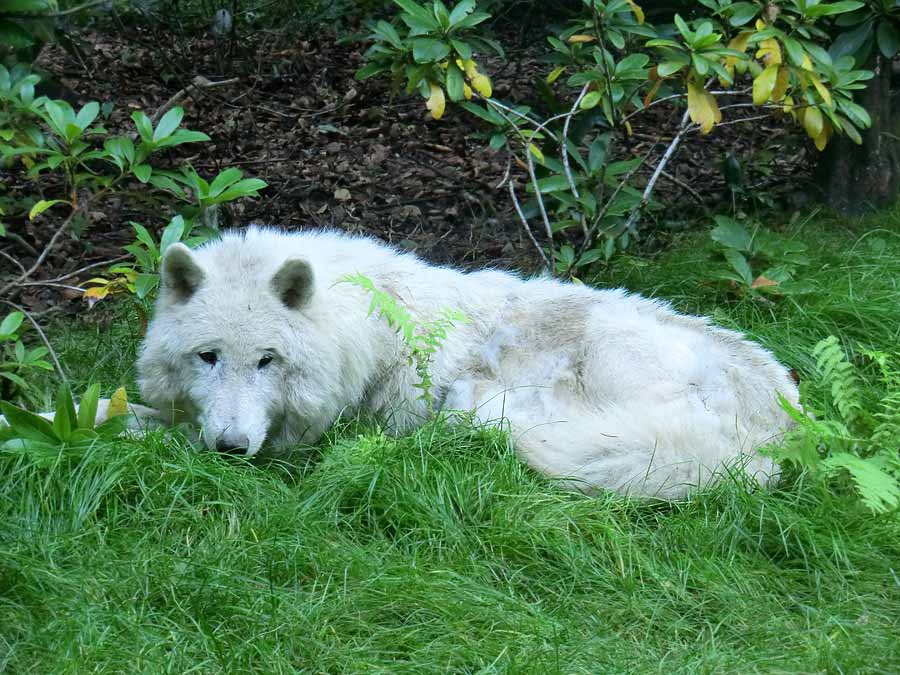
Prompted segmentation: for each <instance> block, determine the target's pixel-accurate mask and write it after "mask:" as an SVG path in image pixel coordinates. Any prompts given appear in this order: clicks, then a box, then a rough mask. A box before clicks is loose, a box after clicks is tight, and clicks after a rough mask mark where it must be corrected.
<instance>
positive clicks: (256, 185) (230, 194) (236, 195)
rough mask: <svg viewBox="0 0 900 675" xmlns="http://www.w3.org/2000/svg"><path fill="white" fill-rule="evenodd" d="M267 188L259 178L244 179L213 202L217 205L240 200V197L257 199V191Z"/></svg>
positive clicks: (266, 184) (264, 182)
mask: <svg viewBox="0 0 900 675" xmlns="http://www.w3.org/2000/svg"><path fill="white" fill-rule="evenodd" d="M267 187H269V184H268V183H266V181H264V180H262V179H260V178H244V179H243V180H239V181H238V182H237V183H235V184H234V185H232V186H231V187H229V188H228V189H227V190H225V191H224V192H223V193H222V194H220V195H219V196H218V197H216V199H215V202H216V203H217V204H218V203H222V202H230V201H232V200H233V199H240V198H241V197H258V196H259V195H258V194H257V193H258V191H259V190H262V189H263V188H267Z"/></svg>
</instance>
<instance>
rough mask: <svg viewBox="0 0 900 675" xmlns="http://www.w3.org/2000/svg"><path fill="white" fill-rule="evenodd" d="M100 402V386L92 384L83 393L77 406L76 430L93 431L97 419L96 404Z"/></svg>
mask: <svg viewBox="0 0 900 675" xmlns="http://www.w3.org/2000/svg"><path fill="white" fill-rule="evenodd" d="M99 400H100V385H99V384H96V383H94V384H92V385H91V386H90V387H88V388H87V391H85V392H84V396H82V397H81V402H80V403H79V404H78V428H79V429H93V428H94V421H95V420H96V418H97V404H98V402H99Z"/></svg>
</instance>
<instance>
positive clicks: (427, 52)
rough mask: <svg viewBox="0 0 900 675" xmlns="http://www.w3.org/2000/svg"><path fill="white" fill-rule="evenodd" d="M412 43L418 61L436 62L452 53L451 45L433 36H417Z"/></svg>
mask: <svg viewBox="0 0 900 675" xmlns="http://www.w3.org/2000/svg"><path fill="white" fill-rule="evenodd" d="M412 45H413V59H415V61H416V63H436V62H438V61H441V60H443V59H445V58H446V57H447V55H448V54H449V53H450V45H448V44H446V43H444V42H440V41H438V40H434V39H432V38H415V39H414V40H413V41H412Z"/></svg>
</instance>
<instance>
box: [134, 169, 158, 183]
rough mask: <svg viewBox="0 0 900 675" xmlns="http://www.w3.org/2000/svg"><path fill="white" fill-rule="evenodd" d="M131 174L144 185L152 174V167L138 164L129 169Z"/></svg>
mask: <svg viewBox="0 0 900 675" xmlns="http://www.w3.org/2000/svg"><path fill="white" fill-rule="evenodd" d="M131 172H132V173H133V174H134V176H135V178H137V179H138V180H139V181H141V182H142V183H146V182H147V181H148V180H150V174H151V173H152V172H153V167H152V166H150V165H149V164H138V165H137V166H133V167H131Z"/></svg>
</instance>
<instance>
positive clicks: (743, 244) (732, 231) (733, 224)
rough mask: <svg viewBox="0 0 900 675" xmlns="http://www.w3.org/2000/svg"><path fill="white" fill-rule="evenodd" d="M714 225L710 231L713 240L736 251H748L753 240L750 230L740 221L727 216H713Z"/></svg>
mask: <svg viewBox="0 0 900 675" xmlns="http://www.w3.org/2000/svg"><path fill="white" fill-rule="evenodd" d="M714 220H715V221H716V227H715V228H713V230H712V232H710V235H709V236H710V237H711V238H712V240H713V241H715V242H718V243H720V244H722V246H725V247H726V248H733V249H736V250H738V251H745V252H746V251H749V250H750V245H751V242H752V240H753V237H752V235H751V234H750V232H748V231H747V228H745V227H744V226H743V225H742V224H741V223H739V222H737V221H736V220H733V219H732V218H729V217H728V216H715V218H714Z"/></svg>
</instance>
